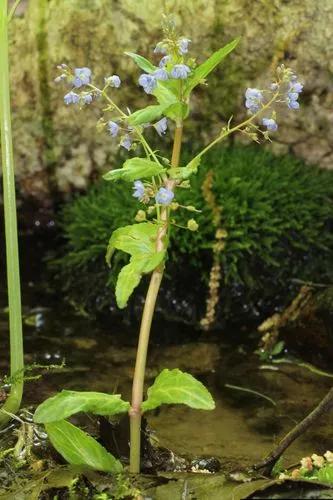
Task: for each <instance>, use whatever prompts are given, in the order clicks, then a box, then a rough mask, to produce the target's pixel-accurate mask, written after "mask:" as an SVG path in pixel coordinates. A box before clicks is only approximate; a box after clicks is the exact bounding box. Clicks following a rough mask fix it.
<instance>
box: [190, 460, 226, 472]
mask: <svg viewBox="0 0 333 500" xmlns="http://www.w3.org/2000/svg"><path fill="white" fill-rule="evenodd" d="M190 467H191V470H192V471H193V472H199V471H203V472H204V471H206V472H219V470H220V469H221V463H220V461H219V459H218V458H216V457H207V458H197V459H195V460H192V462H191V465H190Z"/></svg>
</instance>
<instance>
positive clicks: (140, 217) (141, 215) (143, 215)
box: [135, 210, 146, 222]
mask: <svg viewBox="0 0 333 500" xmlns="http://www.w3.org/2000/svg"><path fill="white" fill-rule="evenodd" d="M135 220H136V222H143V221H144V220H146V212H145V211H144V210H138V212H137V214H136V216H135Z"/></svg>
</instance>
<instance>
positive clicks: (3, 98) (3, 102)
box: [0, 0, 24, 426]
mask: <svg viewBox="0 0 333 500" xmlns="http://www.w3.org/2000/svg"><path fill="white" fill-rule="evenodd" d="M7 12H8V10H7V1H5V0H2V1H1V2H0V126H1V152H2V175H3V203H4V215H5V236H6V261H7V288H8V306H9V334H10V374H11V377H12V380H13V381H12V387H11V392H10V394H9V396H8V398H7V400H6V402H5V404H4V405H3V407H2V410H4V411H1V410H0V426H3V425H5V424H6V423H7V422H8V421H9V420H10V416H9V415H8V413H16V412H17V410H18V409H19V408H20V404H21V399H22V393H23V376H24V361H23V336H22V315H21V290H20V268H19V254H18V236H17V217H16V196H15V177H14V161H13V143H12V131H11V114H10V90H9V61H8V19H7ZM5 412H6V413H5Z"/></svg>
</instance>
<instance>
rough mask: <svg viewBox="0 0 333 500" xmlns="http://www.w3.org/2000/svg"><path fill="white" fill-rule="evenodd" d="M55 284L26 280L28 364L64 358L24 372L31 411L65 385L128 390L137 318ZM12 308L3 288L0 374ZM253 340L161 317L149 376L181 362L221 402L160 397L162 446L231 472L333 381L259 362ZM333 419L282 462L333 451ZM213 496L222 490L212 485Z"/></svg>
mask: <svg viewBox="0 0 333 500" xmlns="http://www.w3.org/2000/svg"><path fill="white" fill-rule="evenodd" d="M50 286H52V283H51V284H50V283H49V284H48V286H46V285H45V283H44V284H43V283H42V282H40V284H38V280H36V281H31V280H25V281H24V283H23V314H24V339H25V340H24V342H25V362H26V365H27V366H28V367H29V366H32V365H33V364H35V363H37V364H39V365H44V366H47V365H50V364H55V365H61V363H62V361H63V360H64V361H65V366H64V367H63V368H61V369H53V370H50V371H48V370H46V369H40V370H39V372H40V373H41V374H42V376H41V378H39V379H37V380H30V381H27V382H26V385H25V394H24V401H23V406H24V407H28V408H30V409H31V410H33V408H34V407H35V406H36V405H38V404H39V403H40V402H42V401H43V400H44V399H46V398H47V397H49V396H51V395H52V394H54V393H56V392H58V391H60V390H61V389H72V390H91V391H102V392H111V393H112V392H117V393H121V394H122V395H123V398H124V399H126V398H128V399H130V392H131V378H132V375H133V368H134V361H135V352H136V343H137V330H138V329H137V327H133V326H132V325H130V324H128V323H127V322H125V321H121V320H120V319H119V318H117V319H116V320H115V319H113V317H112V315H110V319H109V322H108V324H105V323H103V324H100V323H99V322H98V321H94V320H92V319H91V318H89V317H87V316H86V315H85V314H84V313H78V312H75V310H74V309H73V308H72V307H70V306H69V305H68V304H66V303H65V302H64V301H63V300H62V299H61V298H59V297H56V296H55V295H54V293H52V291H50V290H48V287H50ZM6 307H7V303H6V295H5V290H4V289H3V287H2V289H1V292H0V338H1V343H0V372H1V373H2V374H4V373H7V372H8V324H7V322H8V314H7V309H6ZM254 347H255V342H254V341H253V340H251V338H250V341H249V333H246V332H242V331H234V332H224V331H218V332H214V333H202V332H199V331H196V330H195V329H193V328H192V327H189V326H184V325H181V324H177V323H174V322H171V321H170V322H166V321H164V320H161V319H158V318H157V320H156V322H155V323H154V325H153V330H152V337H151V345H150V349H149V356H148V368H147V378H146V382H147V385H148V384H151V383H152V381H153V379H154V378H155V377H156V376H157V375H158V373H159V372H160V371H161V370H162V369H163V368H169V369H171V368H180V369H181V370H184V371H188V372H190V373H191V374H193V375H194V376H196V377H197V378H199V379H200V380H201V381H202V382H203V383H204V384H206V386H207V387H208V389H209V390H210V391H211V393H212V395H213V397H214V399H215V401H216V409H215V411H210V412H205V411H196V410H192V409H190V408H187V407H185V406H164V407H162V408H161V409H160V410H159V411H156V412H153V413H152V414H150V415H149V416H148V428H149V435H150V436H153V438H154V440H155V442H157V443H158V446H159V447H161V448H162V449H165V450H168V451H169V452H170V453H171V456H172V457H174V456H176V457H180V458H181V459H182V458H184V459H186V460H187V461H190V462H191V461H194V462H193V463H198V461H199V462H200V460H206V461H207V460H213V462H214V463H217V464H218V469H219V470H220V472H219V474H221V473H223V474H227V473H230V472H232V471H235V470H237V469H239V468H241V467H246V466H250V465H252V464H254V463H256V462H258V461H259V460H260V459H261V458H263V457H264V456H265V455H266V454H267V453H268V452H269V451H270V450H271V449H272V447H274V445H275V444H276V443H277V442H278V440H279V439H280V438H281V437H282V436H283V435H284V434H285V433H286V432H288V431H289V430H290V429H291V428H292V427H293V426H294V425H295V424H296V423H297V422H299V421H300V420H301V419H302V418H303V417H304V416H305V415H306V414H307V413H308V412H309V411H310V410H311V409H312V408H314V407H315V405H316V404H317V403H318V402H319V401H320V399H321V398H322V397H323V396H324V395H325V394H326V393H327V391H328V390H329V389H330V387H331V379H330V378H329V377H324V376H321V375H319V374H317V373H313V372H311V371H310V370H309V369H308V368H306V367H300V366H298V365H295V364H290V363H289V364H288V363H286V364H279V365H274V364H270V363H266V362H262V361H260V359H259V357H258V356H257V355H256V354H254V353H253V352H254ZM242 389H246V391H244V390H242ZM247 390H250V391H255V392H256V393H259V394H255V393H254V392H247ZM332 423H333V418H332V415H328V416H325V417H323V418H322V419H321V420H320V421H318V422H317V424H316V427H314V428H312V429H311V431H310V432H308V433H306V434H305V435H303V436H302V437H301V438H299V439H298V440H297V441H296V442H295V443H294V444H293V445H292V446H290V448H289V449H288V450H287V452H286V453H285V455H284V463H285V465H286V466H287V465H290V464H297V462H299V460H300V458H301V457H303V456H307V455H311V454H312V453H317V454H322V453H324V452H325V451H326V450H327V449H331V450H332V449H333V433H332ZM205 463H206V462H205ZM212 476H214V477H215V475H213V474H212ZM216 477H217V478H218V477H220V476H219V475H218V474H217V475H216ZM197 481H199V479H197ZM211 481H212V479H211ZM174 483H175V482H174V481H171V482H170V487H171V486H172V485H173V486H172V487H175V486H174ZM168 484H169V483H168ZM177 484H178V483H177ZM183 486H184V485H183ZM161 487H162V486H161ZM163 487H164V488H165V485H164V486H163ZM214 487H216V485H215V486H214ZM168 495H169V496H168ZM170 495H172V496H174V495H173V494H172V493H170V492H169V493H167V496H165V497H163V495H162V496H156V498H170V497H171V496H170ZM22 498H24V497H22ZM27 498H28V497H27ZM154 498H155V497H154ZM175 498H177V495H176V496H175ZM179 498H183V497H179ZM184 498H192V497H191V496H189V497H184ZM193 498H194V497H193ZM197 498H206V496H200V495H199V496H198V497H197ZM207 498H220V497H219V496H218V495H217V496H216V497H215V496H214V495H213V494H211V496H208V497H207ZM240 498H242V497H240ZM244 498H245V497H244ZM258 498H259V497H258ZM279 498H282V497H279ZM293 498H296V497H293ZM299 498H303V497H302V496H300V497H299ZM304 498H305V497H304ZM311 498H313V497H311ZM318 498H319V497H318ZM321 498H331V497H321Z"/></svg>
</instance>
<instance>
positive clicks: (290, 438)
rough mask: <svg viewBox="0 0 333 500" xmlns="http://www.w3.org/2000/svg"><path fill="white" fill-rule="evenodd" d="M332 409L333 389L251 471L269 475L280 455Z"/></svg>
mask: <svg viewBox="0 0 333 500" xmlns="http://www.w3.org/2000/svg"><path fill="white" fill-rule="evenodd" d="M332 408H333V387H332V388H331V389H330V391H329V392H328V393H327V394H326V396H325V397H324V398H323V399H322V400H321V402H320V403H319V404H318V405H317V406H316V408H315V409H314V410H312V412H311V413H309V415H307V416H306V417H305V418H304V419H303V420H302V421H301V422H300V423H299V424H297V425H296V426H295V427H294V428H293V429H292V430H291V431H290V432H288V434H287V435H286V436H285V437H284V438H283V439H282V440H281V441H280V443H279V444H278V446H277V447H276V448H275V449H274V450H273V451H272V452H271V453H270V454H269V455H268V456H267V457H266V458H264V460H262V461H261V462H259V463H257V464H255V465H253V467H252V469H253V470H261V469H264V472H265V473H270V472H271V471H272V469H273V467H274V465H275V464H276V462H277V461H278V459H279V458H280V457H281V455H282V454H283V453H284V452H285V450H286V449H287V448H288V447H289V446H290V445H291V444H292V443H293V442H294V441H295V439H297V438H298V437H299V436H301V435H302V434H303V433H304V432H306V431H307V430H308V429H309V427H311V425H312V424H314V422H315V421H316V420H318V418H319V417H321V416H322V415H324V414H325V413H327V412H329V411H330V410H331V409H332Z"/></svg>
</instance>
